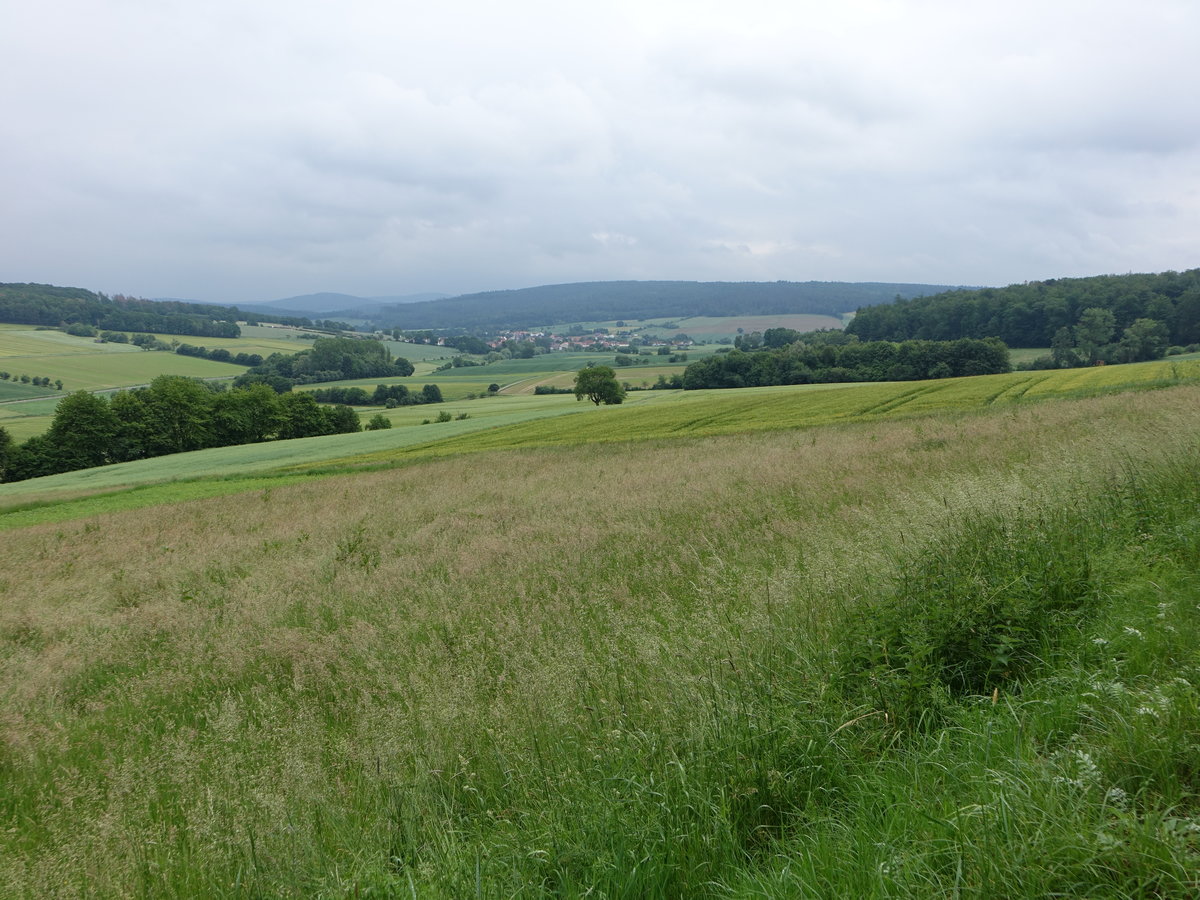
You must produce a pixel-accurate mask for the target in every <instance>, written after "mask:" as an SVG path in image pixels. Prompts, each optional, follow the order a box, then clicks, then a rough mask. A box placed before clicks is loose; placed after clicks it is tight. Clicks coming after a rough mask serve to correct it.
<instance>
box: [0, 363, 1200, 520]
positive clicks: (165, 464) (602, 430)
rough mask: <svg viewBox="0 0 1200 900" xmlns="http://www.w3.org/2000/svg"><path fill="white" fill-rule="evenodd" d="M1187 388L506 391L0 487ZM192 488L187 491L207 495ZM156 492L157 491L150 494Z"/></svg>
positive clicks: (157, 479)
mask: <svg viewBox="0 0 1200 900" xmlns="http://www.w3.org/2000/svg"><path fill="white" fill-rule="evenodd" d="M1187 384H1200V360H1194V361H1185V362H1168V361H1160V362H1151V363H1137V364H1134V365H1128V366H1110V367H1098V368H1093V369H1084V370H1061V371H1057V372H1026V373H1012V374H1008V375H984V376H977V377H973V378H954V379H945V380H942V381H931V382H889V383H882V384H835V385H800V386H779V387H765V388H747V389H742V390H726V391H639V392H634V393H631V394H630V395H629V396H628V399H627V400H626V402H625V403H624V404H622V405H620V406H603V407H593V406H592V405H591V404H589V403H587V402H586V401H585V402H579V401H576V400H575V398H574V397H573V396H571V395H540V396H535V395H504V394H501V395H498V396H495V397H478V398H477V399H475V400H465V399H462V400H457V401H452V402H447V403H443V404H438V405H432V406H410V407H398V408H396V409H392V410H380V409H379V408H362V409H361V410H360V412H361V413H362V414H364V415H366V414H371V415H373V414H375V413H376V412H381V413H382V414H383V415H384V416H385V417H386V418H387V419H388V420H389V421H391V422H392V423H393V426H394V427H393V428H391V429H386V430H381V431H369V432H360V433H357V434H345V435H331V436H328V437H322V438H307V439H303V440H293V441H277V442H271V443H266V444H250V445H245V446H239V447H221V448H214V449H210V450H201V451H196V452H194V453H183V454H177V455H173V456H166V457H158V458H156V459H149V460H139V461H136V462H129V463H120V464H117V465H112V466H103V467H100V468H96V469H84V470H80V471H76V472H67V473H64V474H62V475H54V476H49V477H46V478H38V479H32V480H30V481H23V482H15V483H12V484H5V485H0V509H9V510H13V509H15V508H17V507H20V506H23V505H25V504H27V503H28V502H31V501H34V500H36V501H37V502H38V503H43V502H46V501H50V500H52V499H53V498H54V497H56V496H59V495H71V496H77V495H79V494H81V493H89V492H95V491H111V490H117V489H123V488H128V487H134V486H139V485H148V484H156V483H161V482H169V481H175V480H188V479H196V478H212V477H225V478H229V477H233V478H236V477H239V476H241V475H248V474H253V475H254V476H255V477H260V476H262V475H264V474H266V473H269V472H276V473H281V474H284V473H286V474H288V475H289V476H291V475H295V474H302V473H305V472H309V473H313V474H314V475H321V474H325V473H328V472H331V471H339V470H354V469H361V468H364V467H365V468H370V467H389V466H395V465H409V464H411V463H412V462H414V461H417V460H421V459H426V458H432V457H445V456H456V455H461V454H474V453H480V452H485V451H494V450H511V449H517V448H548V447H568V446H575V445H587V444H612V443H626V442H637V441H662V440H675V439H679V438H699V437H708V436H716V435H730V434H748V433H755V432H765V431H794V430H796V429H811V428H815V427H820V426H829V425H837V424H852V423H861V422H874V421H883V420H888V419H902V418H911V417H920V416H926V415H938V416H951V417H953V416H956V415H972V414H976V413H979V412H982V411H986V410H989V409H994V408H1004V407H1010V406H1011V407H1017V406H1021V405H1025V404H1028V403H1031V402H1032V401H1034V400H1047V399H1055V398H1062V399H1069V398H1078V397H1087V396H1091V395H1103V394H1107V393H1112V392H1120V391H1131V390H1144V389H1149V388H1153V387H1162V386H1167V385H1187ZM44 402H50V401H44ZM443 411H444V412H447V413H449V414H450V415H451V416H452V417H453V418H452V420H451V421H449V422H430V423H429V424H423V423H425V422H426V421H427V420H430V419H432V418H435V417H436V416H437V414H438V413H440V412H443ZM463 416H465V418H460V417H463ZM6 427H7V426H6ZM191 490H192V492H193V495H199V494H203V492H204V489H195V488H193V489H191ZM211 490H212V492H213V493H214V494H216V493H220V494H227V493H230V488H229V487H228V486H227V485H226V484H221V485H214V486H213V487H212V488H211ZM160 496H161V493H157V492H156V493H155V494H154V495H153V497H155V498H157V497H160ZM130 497H131V499H130V501H129V502H131V503H135V504H137V503H140V502H141V500H138V499H137V498H136V497H135V496H134V495H130ZM143 499H146V498H143ZM107 502H108V501H106V503H107ZM147 502H149V501H148V500H147ZM154 502H158V501H157V500H155V501H154ZM89 508H90V507H87V506H78V507H72V508H70V509H67V508H63V509H57V510H56V509H52V508H51V507H43V508H39V509H36V510H30V511H25V512H21V513H19V514H18V513H10V514H7V515H6V514H4V513H2V512H0V528H4V527H12V526H13V525H15V524H17V523H22V524H24V523H28V522H32V521H40V520H43V519H44V520H47V521H49V520H51V519H56V518H64V517H66V518H73V517H75V515H76V514H77V513H78V512H79V511H80V510H86V509H89ZM6 523H7V525H6Z"/></svg>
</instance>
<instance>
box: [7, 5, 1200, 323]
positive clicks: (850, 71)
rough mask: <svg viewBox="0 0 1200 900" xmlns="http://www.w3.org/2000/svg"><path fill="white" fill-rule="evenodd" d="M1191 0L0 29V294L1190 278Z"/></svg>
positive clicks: (364, 12) (262, 19)
mask: <svg viewBox="0 0 1200 900" xmlns="http://www.w3.org/2000/svg"><path fill="white" fill-rule="evenodd" d="M1198 37H1200V3H1198V2H1195V0H1176V2H1172V0H1137V2H1132V0H1130V2H1117V0H1078V2H1076V0H1033V2H1027V0H1007V2H1005V3H991V4H983V3H970V2H962V0H877V2H869V0H842V2H837V3H834V2H828V0H822V2H809V0H791V2H787V0H776V2H761V0H737V2H731V0H722V2H705V0H684V2H676V0H605V2H603V3H595V2H593V3H587V4H584V3H576V2H572V0H549V2H539V0H506V2H503V3H500V2H482V0H442V2H440V3H435V2H431V0H423V2H420V3H417V2H411V0H403V2H384V0H339V2H337V3H333V2H305V0H286V2H285V0H204V2H198V0H103V2H99V0H41V2H38V3H33V2H24V3H19V2H15V0H13V2H7V3H4V4H3V7H2V9H0V197H2V201H0V203H2V206H0V281H39V282H49V283H53V284H61V285H73V286H79V287H87V288H91V289H94V290H102V291H106V292H110V293H113V292H123V293H128V294H135V295H138V296H146V297H184V298H195V299H199V300H206V301H213V302H238V301H254V300H268V299H274V298H279V297H286V296H290V295H295V294H303V293H310V292H316V291H340V292H345V293H351V294H357V295H362V296H373V295H394V294H407V293H414V292H421V291H442V292H445V293H452V294H453V293H463V292H468V291H477V290H492V289H502V288H514V287H525V286H531V285H536V284H547V283H556V282H567V281H584V280H608V279H687V280H704V281H708V280H738V281H745V280H755V281H757V280H776V279H784V280H789V281H807V280H812V279H816V280H831V281H832V280H837V281H917V282H934V283H950V284H996V285H1000V284H1009V283H1012V282H1018V281H1026V280H1033V279H1041V278H1049V277H1056V276H1069V275H1089V274H1099V273H1109V272H1127V271H1140V272H1147V271H1162V270H1165V269H1186V268H1193V267H1196V266H1198V265H1200V254H1198V253H1197V251H1198V249H1200V113H1198V112H1197V106H1196V103H1197V101H1196V97H1197V93H1198V90H1200V54H1198V53H1197V52H1196V40H1197V38H1198Z"/></svg>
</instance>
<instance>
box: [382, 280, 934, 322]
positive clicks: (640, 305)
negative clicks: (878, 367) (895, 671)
mask: <svg viewBox="0 0 1200 900" xmlns="http://www.w3.org/2000/svg"><path fill="white" fill-rule="evenodd" d="M945 289H946V285H935V284H898V283H896V284H893V283H884V282H843V281H807V282H793V281H772V282H756V281H748V282H727V281H711V282H700V281H587V282H578V283H574V284H548V285H541V286H539V287H531V288H522V289H520V290H511V291H488V292H485V293H479V294H463V295H461V296H458V297H449V298H446V299H444V300H431V301H427V302H422V303H405V304H403V305H398V306H387V307H383V308H382V309H380V310H379V311H378V312H376V313H375V318H376V322H377V324H378V325H379V326H380V327H384V328H402V329H412V328H417V329H420V328H465V329H482V330H497V329H505V328H528V327H533V326H539V325H555V324H562V323H568V322H607V321H613V320H616V319H654V318H666V317H670V318H675V317H678V318H686V317H688V316H768V315H789V314H800V313H807V314H810V315H826V316H840V315H842V314H843V313H846V312H849V311H850V310H853V309H856V308H859V307H863V306H869V305H871V304H874V303H887V302H889V301H891V300H893V299H895V298H896V297H897V296H901V297H915V296H920V295H923V294H931V293H936V292H938V291H942V290H945Z"/></svg>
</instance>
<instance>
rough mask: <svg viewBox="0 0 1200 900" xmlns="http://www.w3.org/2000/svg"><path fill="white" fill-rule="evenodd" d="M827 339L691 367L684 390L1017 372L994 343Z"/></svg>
mask: <svg viewBox="0 0 1200 900" xmlns="http://www.w3.org/2000/svg"><path fill="white" fill-rule="evenodd" d="M782 330H786V329H782ZM823 337H824V333H822V332H817V333H816V334H815V335H814V338H815V339H814V340H811V341H809V340H805V339H804V338H801V340H798V341H796V342H794V343H790V344H787V345H785V346H782V347H774V348H770V347H768V348H767V349H761V350H753V349H752V350H749V351H746V350H741V349H734V350H731V351H729V352H728V353H717V354H715V355H714V356H710V357H708V358H707V359H702V360H699V361H698V362H694V363H692V364H691V365H689V366H688V367H687V368H686V369H685V370H684V372H683V379H682V382H681V384H680V385H679V386H681V387H683V388H684V389H685V390H697V389H701V388H740V387H765V386H767V385H773V384H833V383H836V382H853V381H916V380H924V379H929V378H954V377H957V376H961V375H994V374H998V373H1002V372H1010V371H1012V366H1011V364H1010V363H1009V358H1008V348H1007V347H1005V346H1004V344H1002V343H1001V342H1000V341H997V340H995V339H994V338H992V339H989V340H982V341H978V340H972V339H967V338H963V339H960V340H957V341H902V342H899V343H895V342H892V341H869V342H860V341H858V340H857V339H850V340H848V341H844V342H842V341H838V340H828V341H826V340H823V339H822V338H823ZM830 337H833V335H830ZM839 337H840V335H839ZM667 386H674V385H667Z"/></svg>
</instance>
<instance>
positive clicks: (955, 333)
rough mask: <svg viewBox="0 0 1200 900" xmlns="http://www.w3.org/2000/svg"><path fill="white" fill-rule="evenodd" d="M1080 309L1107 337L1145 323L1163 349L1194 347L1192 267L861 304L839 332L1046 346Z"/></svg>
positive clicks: (1195, 275)
mask: <svg viewBox="0 0 1200 900" xmlns="http://www.w3.org/2000/svg"><path fill="white" fill-rule="evenodd" d="M1088 309H1103V310H1107V311H1108V312H1110V313H1111V314H1112V319H1113V329H1114V331H1113V335H1112V336H1111V337H1114V338H1118V339H1119V338H1120V336H1122V335H1123V334H1124V332H1125V330H1126V329H1128V328H1130V327H1131V326H1133V325H1134V324H1135V323H1136V322H1137V321H1138V320H1140V319H1146V320H1149V321H1150V322H1151V323H1158V324H1160V325H1162V326H1163V327H1164V329H1165V335H1164V337H1165V340H1166V341H1168V342H1169V343H1170V344H1174V345H1187V344H1194V343H1200V269H1189V270H1187V271H1185V272H1163V273H1161V274H1157V275H1143V274H1137V275H1132V274H1131V275H1096V276H1092V277H1089V278H1059V279H1050V280H1048V281H1031V282H1028V283H1026V284H1014V285H1010V286H1009V287H1005V288H980V289H976V290H952V291H946V292H944V293H941V294H936V295H934V296H927V297H918V298H914V299H904V300H897V301H896V302H895V303H891V304H888V305H886V306H866V305H864V306H863V307H861V308H860V309H859V310H858V314H857V315H856V316H855V318H854V320H853V321H852V322H851V323H850V324H849V325H848V326H847V328H846V330H847V331H848V332H849V333H850V334H855V335H857V336H858V337H859V338H861V339H862V340H864V341H878V340H888V341H906V340H913V339H918V340H934V341H950V340H957V339H959V338H988V337H996V338H999V339H1000V340H1002V341H1003V342H1004V343H1005V344H1007V345H1008V346H1010V347H1049V346H1051V345H1052V344H1053V343H1054V341H1055V337H1056V335H1057V336H1058V339H1059V342H1060V343H1065V342H1066V340H1067V339H1068V338H1069V337H1070V335H1069V334H1066V333H1063V332H1061V329H1071V330H1073V329H1075V328H1077V326H1079V324H1080V319H1081V317H1082V316H1083V313H1084V311H1085V310H1088ZM1143 327H1144V328H1145V327H1149V326H1143ZM1085 350H1086V348H1085ZM1111 361H1124V360H1111Z"/></svg>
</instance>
